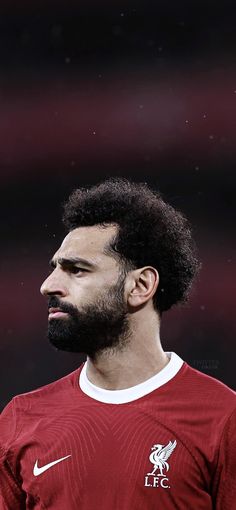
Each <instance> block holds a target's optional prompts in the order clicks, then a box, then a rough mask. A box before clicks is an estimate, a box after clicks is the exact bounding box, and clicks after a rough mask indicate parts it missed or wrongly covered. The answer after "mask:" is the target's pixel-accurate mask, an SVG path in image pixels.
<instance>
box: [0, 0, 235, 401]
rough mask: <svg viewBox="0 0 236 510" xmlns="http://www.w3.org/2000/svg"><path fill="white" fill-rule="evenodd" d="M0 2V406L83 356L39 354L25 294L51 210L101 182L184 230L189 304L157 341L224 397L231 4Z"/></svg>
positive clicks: (38, 278)
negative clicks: (118, 186)
mask: <svg viewBox="0 0 236 510" xmlns="http://www.w3.org/2000/svg"><path fill="white" fill-rule="evenodd" d="M5 3H6V2H1V5H0V105H1V106H0V172H1V215H0V222H1V241H2V242H1V266H0V273H1V298H2V303H1V343H0V363H1V370H0V378H1V384H0V387H1V393H0V404H1V407H3V406H4V405H5V404H6V403H7V402H8V401H9V400H10V398H11V397H12V396H13V395H15V394H18V393H21V392H25V391H29V390H31V389H34V388H36V387H38V386H40V385H43V384H46V383H48V382H50V381H53V380H55V379H56V378H59V377H61V376H62V375H64V374H66V373H68V372H70V371H72V370H74V369H75V368H76V367H77V366H78V365H79V364H80V362H81V360H82V359H83V358H82V356H81V355H75V354H73V355H72V354H70V353H62V352H56V351H55V350H53V349H52V348H51V347H50V346H49V344H48V342H47V339H46V336H45V331H46V324H47V312H46V305H45V303H44V300H43V298H42V297H41V296H40V294H39V287H40V285H41V283H42V281H43V279H44V278H45V276H46V275H47V272H48V260H49V258H51V256H52V255H53V252H54V251H55V249H56V248H57V247H58V245H59V243H60V242H61V240H62V238H63V236H64V232H63V229H62V226H61V222H60V218H61V210H62V209H61V203H62V202H63V201H64V200H65V199H66V198H67V196H68V194H69V193H70V192H71V191H72V189H74V188H76V187H78V186H79V185H86V184H91V183H95V182H98V181H100V180H102V179H104V178H106V177H108V176H112V175H121V176H125V177H130V178H132V179H134V180H137V181H139V180H141V181H146V182H148V183H150V185H152V186H153V187H155V188H157V189H159V190H160V191H161V192H162V194H163V196H164V198H165V199H166V200H168V201H169V202H170V203H171V204H172V205H174V206H175V207H177V208H179V209H181V210H182V211H183V212H184V213H185V214H186V215H187V216H188V218H189V219H190V221H191V223H192V226H193V231H194V236H195V239H196V241H197V244H198V247H199V254H200V259H201V261H202V271H201V273H200V276H199V279H198V282H197V284H196V286H195V288H194V290H193V293H192V297H191V300H190V302H189V304H188V305H187V306H186V307H184V308H182V307H181V308H178V309H177V308H176V309H173V311H170V312H169V313H166V314H164V318H163V325H162V341H163V346H164V348H165V349H166V350H175V351H176V352H177V353H178V354H179V355H180V356H182V357H183V358H184V359H185V360H186V361H188V362H189V363H190V364H191V365H192V366H195V368H198V369H199V370H201V371H203V372H205V373H208V374H210V375H212V376H213V377H216V378H218V379H220V380H222V381H223V382H225V383H226V384H228V385H230V386H232V387H234V388H235V387H236V379H235V368H234V367H235V361H234V355H235V300H234V290H235V284H234V279H235V259H234V252H235V236H234V230H235V182H236V176H235V163H236V120H235V119H236V116H235V113H236V33H235V21H236V19H235V8H234V2H216V3H215V2H209V1H205V2H204V3H203V2H202V3H201V2H196V3H195V2H189V1H188V2H184V1H182V2H181V1H180V2H176V1H175V2H170V1H168V0H166V1H165V2H164V1H158V0H157V1H156V2H148V1H145V2H144V1H141V2H135V1H133V2H130V1H126V2H123V3H121V2H119V1H112V2H111V1H110V2H108V1H105V0H103V1H99V2H93V1H91V0H87V1H86V2H85V1H83V2H72V1H71V2H70V1H68V2H59V1H57V2H53V1H51V2H50V1H48V2H45V4H46V5H44V6H42V2H37V1H36V0H35V1H34V2H24V1H23V2H19V3H18V4H16V5H15V3H14V2H7V5H5ZM19 4H20V5H19ZM189 4H191V5H189Z"/></svg>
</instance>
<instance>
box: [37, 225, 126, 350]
mask: <svg viewBox="0 0 236 510" xmlns="http://www.w3.org/2000/svg"><path fill="white" fill-rule="evenodd" d="M116 232H117V230H116V227H114V226H109V227H107V228H101V227H98V226H91V227H80V228H77V229H75V230H73V231H72V232H70V233H69V234H68V235H67V236H66V237H65V239H64V241H63V243H62V245H61V246H60V248H59V250H58V251H57V252H56V253H55V255H54V257H53V259H52V265H53V268H54V270H53V272H52V273H51V274H50V275H49V277H48V278H47V279H46V280H45V282H44V283H43V284H42V287H41V292H42V294H43V295H45V296H46V297H47V298H48V308H49V316H48V337H49V340H50V342H51V343H52V344H53V345H54V346H55V347H57V348H58V349H62V350H66V351H73V352H85V353H86V354H88V355H89V356H91V357H94V356H95V355H96V353H98V352H101V351H102V350H105V349H108V348H114V347H116V346H118V345H119V346H121V344H124V342H125V340H127V338H128V333H129V327H128V319H127V305H126V302H125V299H124V275H122V274H121V268H120V266H119V264H118V262H117V261H116V260H115V259H114V258H113V257H112V256H109V255H106V254H105V253H104V247H105V246H106V245H107V244H108V243H109V240H110V239H111V238H112V237H113V236H114V235H115V234H116Z"/></svg>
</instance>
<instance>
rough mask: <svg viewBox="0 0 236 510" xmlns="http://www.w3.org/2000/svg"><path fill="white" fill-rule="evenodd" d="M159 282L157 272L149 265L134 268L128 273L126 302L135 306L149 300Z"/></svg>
mask: <svg viewBox="0 0 236 510" xmlns="http://www.w3.org/2000/svg"><path fill="white" fill-rule="evenodd" d="M158 284H159V273H158V271H157V270H156V269H155V268H154V267H151V266H146V267H142V268H141V269H135V270H134V271H132V273H131V274H130V282H129V289H128V296H127V300H128V304H129V305H130V306H131V307H132V308H137V307H138V306H140V305H143V304H145V303H147V302H148V301H150V300H151V299H152V298H153V296H154V294H155V292H156V290H157V287H158Z"/></svg>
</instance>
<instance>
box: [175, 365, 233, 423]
mask: <svg viewBox="0 0 236 510" xmlns="http://www.w3.org/2000/svg"><path fill="white" fill-rule="evenodd" d="M178 386H179V391H181V393H182V395H183V399H184V401H185V403H186V404H187V402H188V403H189V406H190V407H191V408H192V410H193V411H195V413H196V414H197V413H199V415H201V416H202V417H203V416H204V415H205V418H206V420H207V418H210V417H214V421H215V423H217V420H219V424H220V423H222V425H223V422H226V421H227V420H228V418H229V417H230V416H231V414H232V413H233V412H234V411H235V410H236V392H235V391H234V390H233V389H231V388H229V387H228V386H226V384H224V383H223V382H221V381H219V380H218V379H215V378H214V377H211V376H209V375H206V374H204V373H202V372H200V371H199V370H196V369H195V368H192V367H191V366H190V365H188V364H187V363H186V362H185V363H184V365H183V367H182V377H180V378H179V382H178ZM176 389H177V388H176Z"/></svg>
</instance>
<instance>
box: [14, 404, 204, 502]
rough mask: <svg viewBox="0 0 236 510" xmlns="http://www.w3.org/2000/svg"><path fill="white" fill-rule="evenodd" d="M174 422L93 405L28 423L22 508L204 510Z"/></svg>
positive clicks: (195, 470) (197, 471)
mask: <svg viewBox="0 0 236 510" xmlns="http://www.w3.org/2000/svg"><path fill="white" fill-rule="evenodd" d="M177 422H178V420H177ZM177 422H176V426H175V422H174V421H172V424H171V426H170V423H168V422H167V421H165V419H163V415H162V414H161V413H160V415H159V413H158V410H157V409H153V408H152V406H150V405H149V406H141V407H140V406H139V405H136V404H132V405H122V406H120V405H104V404H99V403H95V404H94V405H89V406H86V405H84V406H83V405H82V406H80V407H79V408H71V409H70V410H69V411H68V410H67V413H66V414H64V413H63V411H62V410H61V411H57V413H54V415H53V416H52V417H51V418H47V420H45V421H44V420H43V419H41V420H40V421H39V422H38V423H37V421H36V422H35V423H34V424H33V426H32V430H30V429H29V432H28V435H27V437H26V438H25V439H24V441H23V443H22V441H21V449H20V453H19V463H20V473H21V477H22V480H24V482H23V489H24V491H25V492H26V494H27V498H28V502H32V503H29V504H28V506H29V508H38V509H46V508H48V509H53V510H54V509H55V510H65V509H68V510H78V508H79V509H80V510H97V508H101V509H102V510H108V509H109V510H111V509H112V510H131V509H132V510H157V509H159V508H160V509H163V508H165V510H170V509H174V508H178V509H180V510H181V509H185V510H186V508H198V510H201V509H202V510H203V509H204V510H210V509H211V508H212V506H211V502H210V501H211V499H210V496H209V494H208V492H207V490H206V488H205V487H204V480H203V477H202V473H201V466H199V465H198V462H196V459H195V458H194V456H193V454H192V452H190V451H189V449H188V447H187V446H186V444H185V440H184V437H185V434H184V431H182V434H181V430H180V428H179V426H178V423H177ZM30 505H32V506H30ZM33 505H34V506H33Z"/></svg>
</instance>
